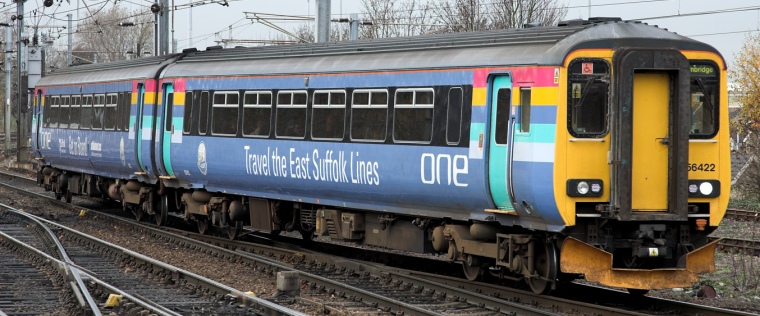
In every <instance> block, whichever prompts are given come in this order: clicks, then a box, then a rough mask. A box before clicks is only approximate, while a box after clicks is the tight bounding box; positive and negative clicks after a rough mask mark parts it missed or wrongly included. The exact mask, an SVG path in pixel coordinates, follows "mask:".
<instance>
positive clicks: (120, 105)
mask: <svg viewBox="0 0 760 316" xmlns="http://www.w3.org/2000/svg"><path fill="white" fill-rule="evenodd" d="M125 117H126V121H127V122H126V123H124V120H125V119H124V118H125ZM128 125H129V101H128V100H127V93H126V92H120V93H119V94H118V95H117V96H116V129H117V130H119V131H127V130H129V126H128Z"/></svg>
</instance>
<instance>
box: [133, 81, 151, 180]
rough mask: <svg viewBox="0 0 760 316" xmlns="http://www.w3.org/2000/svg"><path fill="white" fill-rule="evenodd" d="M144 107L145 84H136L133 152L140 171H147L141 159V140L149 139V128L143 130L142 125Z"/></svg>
mask: <svg viewBox="0 0 760 316" xmlns="http://www.w3.org/2000/svg"><path fill="white" fill-rule="evenodd" d="M144 107H145V84H143V83H139V84H137V113H136V114H135V122H134V126H135V146H136V148H135V153H136V154H137V165H138V166H139V167H140V172H141V173H147V172H148V170H146V168H145V164H144V163H143V160H142V157H143V155H142V151H143V144H142V141H143V139H145V138H146V137H147V139H150V129H148V131H146V130H145V126H143V111H144Z"/></svg>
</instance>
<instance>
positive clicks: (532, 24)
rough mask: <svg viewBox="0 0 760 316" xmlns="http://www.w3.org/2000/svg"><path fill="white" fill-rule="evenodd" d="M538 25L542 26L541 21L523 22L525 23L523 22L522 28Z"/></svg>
mask: <svg viewBox="0 0 760 316" xmlns="http://www.w3.org/2000/svg"><path fill="white" fill-rule="evenodd" d="M540 26H543V25H541V22H531V23H525V24H523V28H524V29H529V28H531V27H540Z"/></svg>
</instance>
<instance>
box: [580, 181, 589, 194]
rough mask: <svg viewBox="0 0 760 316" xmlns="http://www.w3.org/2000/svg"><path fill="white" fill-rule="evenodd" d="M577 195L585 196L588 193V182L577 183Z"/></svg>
mask: <svg viewBox="0 0 760 316" xmlns="http://www.w3.org/2000/svg"><path fill="white" fill-rule="evenodd" d="M578 193H580V194H581V195H586V193H588V182H586V181H581V182H578Z"/></svg>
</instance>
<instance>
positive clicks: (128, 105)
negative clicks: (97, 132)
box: [121, 92, 132, 131]
mask: <svg viewBox="0 0 760 316" xmlns="http://www.w3.org/2000/svg"><path fill="white" fill-rule="evenodd" d="M131 111H132V92H127V93H124V112H122V113H123V115H122V117H121V118H122V123H121V130H122V131H129V117H130V116H131V115H132V113H130V112H131Z"/></svg>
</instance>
